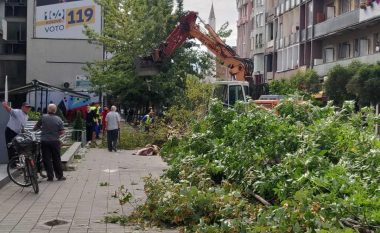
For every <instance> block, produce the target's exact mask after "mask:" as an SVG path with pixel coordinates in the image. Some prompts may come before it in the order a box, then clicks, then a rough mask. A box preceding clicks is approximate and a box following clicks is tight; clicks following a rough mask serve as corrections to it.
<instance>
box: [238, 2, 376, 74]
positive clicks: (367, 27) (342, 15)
mask: <svg viewBox="0 0 380 233" xmlns="http://www.w3.org/2000/svg"><path fill="white" fill-rule="evenodd" d="M263 3H264V4H263V5H264V8H265V14H264V15H265V16H264V17H265V18H264V20H265V29H264V30H262V29H261V26H260V25H261V16H259V15H260V14H261V12H262V10H261V9H262V6H261V5H260V4H261V1H260V0H255V1H254V9H253V14H252V24H253V27H252V29H251V35H252V36H251V39H252V41H251V48H252V51H251V57H252V59H253V60H254V62H255V72H256V73H254V75H257V74H258V72H260V74H261V73H262V70H263V69H264V70H263V74H264V79H265V80H267V81H271V80H275V79H283V78H289V77H291V76H292V75H294V74H295V73H296V72H297V71H298V70H305V69H307V68H313V69H315V70H316V71H317V73H318V74H319V75H321V76H325V75H326V74H327V73H328V71H329V70H330V69H331V68H332V67H333V66H335V65H337V64H342V65H347V64H349V63H351V62H352V61H354V60H359V61H362V62H366V63H375V62H378V61H380V53H379V51H380V37H379V33H380V26H379V25H380V24H379V22H380V0H266V1H264V2H263ZM261 33H263V35H262V36H260V34H261ZM261 41H263V42H261ZM240 43H241V39H240V40H238V47H239V48H242V45H240ZM261 45H262V46H263V48H262V47H261ZM241 53H243V54H244V52H241ZM263 67H264V68H263Z"/></svg>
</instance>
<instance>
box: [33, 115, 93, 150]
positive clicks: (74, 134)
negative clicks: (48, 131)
mask: <svg viewBox="0 0 380 233" xmlns="http://www.w3.org/2000/svg"><path fill="white" fill-rule="evenodd" d="M36 123H37V121H28V122H27V123H26V126H25V129H26V130H33V128H34V126H35V125H36ZM64 128H65V133H64V134H63V135H61V136H60V138H59V140H60V141H61V142H62V143H63V144H70V143H71V142H73V141H74V142H81V143H82V146H83V145H85V144H86V130H78V129H73V128H72V127H68V126H67V125H66V126H65V127H64ZM35 135H36V138H37V141H41V131H38V132H36V134H35Z"/></svg>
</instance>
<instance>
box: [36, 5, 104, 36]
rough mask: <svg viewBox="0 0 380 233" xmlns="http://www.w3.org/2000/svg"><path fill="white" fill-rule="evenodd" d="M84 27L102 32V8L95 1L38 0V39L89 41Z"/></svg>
mask: <svg viewBox="0 0 380 233" xmlns="http://www.w3.org/2000/svg"><path fill="white" fill-rule="evenodd" d="M84 25H87V26H88V27H89V28H92V29H94V30H95V31H96V32H98V33H100V31H101V27H102V15H101V7H100V6H99V5H97V4H95V2H94V1H93V0H37V2H36V10H35V23H34V28H35V35H34V36H35V37H36V38H51V39H87V37H86V35H85V34H84V32H83V31H84Z"/></svg>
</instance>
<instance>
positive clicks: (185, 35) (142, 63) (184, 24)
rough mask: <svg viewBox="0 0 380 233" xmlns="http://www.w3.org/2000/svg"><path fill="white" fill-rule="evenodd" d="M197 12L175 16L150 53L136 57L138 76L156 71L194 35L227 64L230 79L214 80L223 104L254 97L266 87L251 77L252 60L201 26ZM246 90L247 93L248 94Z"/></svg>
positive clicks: (207, 25)
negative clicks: (173, 23)
mask: <svg viewBox="0 0 380 233" xmlns="http://www.w3.org/2000/svg"><path fill="white" fill-rule="evenodd" d="M197 19H198V13H197V12H194V11H189V12H187V13H185V14H184V15H183V16H182V17H181V18H180V20H179V23H178V24H177V25H176V27H175V29H174V30H173V31H172V32H171V34H170V35H169V36H168V37H167V38H166V40H165V41H164V42H163V43H161V44H160V46H159V47H158V48H156V49H154V50H153V51H152V52H151V54H149V55H148V56H145V57H141V58H139V59H137V61H136V64H135V65H136V70H137V74H138V75H139V76H153V75H156V74H158V73H159V68H160V64H162V62H163V61H164V60H165V59H168V58H170V56H171V54H172V53H173V52H174V51H175V50H176V49H177V48H178V47H180V46H181V45H183V44H184V42H185V41H186V40H187V39H191V38H195V39H197V40H198V41H200V42H201V43H202V44H203V45H204V46H206V47H207V48H208V50H209V51H210V52H212V53H213V54H214V55H215V56H216V57H217V58H218V60H219V61H220V62H221V63H222V64H223V65H225V66H227V67H228V68H229V73H230V75H231V81H224V82H216V85H217V88H216V89H217V91H216V92H214V95H217V96H215V97H218V98H219V99H221V100H222V101H223V102H225V103H226V104H227V105H229V106H231V105H233V104H234V103H235V102H236V101H237V100H240V101H248V99H250V98H253V99H258V97H259V96H260V95H262V94H265V93H266V92H267V90H268V88H267V85H266V84H265V83H257V82H255V80H253V78H252V72H253V62H252V59H249V58H241V57H239V56H238V55H237V53H236V51H235V50H233V49H232V48H231V47H230V46H228V45H227V44H226V43H225V42H224V41H223V40H222V39H221V38H220V37H219V36H218V34H217V33H216V32H215V31H214V30H213V28H212V27H211V26H210V25H209V24H205V23H204V22H203V21H202V20H201V19H200V21H201V22H202V23H203V25H204V28H205V29H206V30H204V28H202V27H201V26H200V25H199V24H197V23H196V21H197ZM249 92H250V93H251V95H250V96H251V97H250V98H249V97H248V96H249Z"/></svg>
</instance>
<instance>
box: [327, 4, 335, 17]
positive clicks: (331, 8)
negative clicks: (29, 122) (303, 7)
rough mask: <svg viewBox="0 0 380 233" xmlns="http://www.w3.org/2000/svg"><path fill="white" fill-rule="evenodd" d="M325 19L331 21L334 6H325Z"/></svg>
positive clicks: (333, 15)
mask: <svg viewBox="0 0 380 233" xmlns="http://www.w3.org/2000/svg"><path fill="white" fill-rule="evenodd" d="M326 16H327V17H326V18H327V19H331V18H334V17H335V6H327V9H326Z"/></svg>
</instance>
